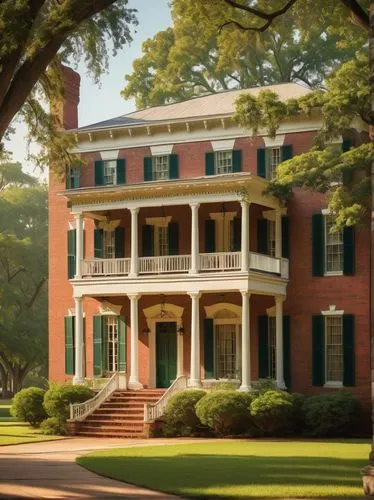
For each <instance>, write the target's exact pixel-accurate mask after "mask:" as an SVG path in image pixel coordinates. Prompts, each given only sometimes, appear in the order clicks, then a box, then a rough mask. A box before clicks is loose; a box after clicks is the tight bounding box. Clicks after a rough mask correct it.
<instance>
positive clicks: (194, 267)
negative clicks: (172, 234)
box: [190, 203, 200, 274]
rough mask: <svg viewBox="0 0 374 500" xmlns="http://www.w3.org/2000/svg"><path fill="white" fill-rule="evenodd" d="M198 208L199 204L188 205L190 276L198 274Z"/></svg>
mask: <svg viewBox="0 0 374 500" xmlns="http://www.w3.org/2000/svg"><path fill="white" fill-rule="evenodd" d="M199 206H200V203H190V207H191V269H190V273H191V274H196V273H198V272H199V267H200V266H199V264H200V263H199V257H200V255H199Z"/></svg>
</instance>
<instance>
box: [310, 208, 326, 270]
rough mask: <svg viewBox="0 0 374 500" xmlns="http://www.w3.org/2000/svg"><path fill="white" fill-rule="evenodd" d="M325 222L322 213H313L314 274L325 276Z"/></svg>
mask: <svg viewBox="0 0 374 500" xmlns="http://www.w3.org/2000/svg"><path fill="white" fill-rule="evenodd" d="M324 229H325V224H324V217H323V215H322V214H314V215H312V274H313V276H323V273H324V268H325V266H324V264H325V262H324V260H325V259H324V257H325V232H324Z"/></svg>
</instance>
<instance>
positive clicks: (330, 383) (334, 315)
mask: <svg viewBox="0 0 374 500" xmlns="http://www.w3.org/2000/svg"><path fill="white" fill-rule="evenodd" d="M343 312H344V311H330V313H326V312H325V313H324V314H323V316H324V318H323V330H324V343H325V345H324V348H325V359H324V363H325V383H324V387H337V388H339V387H343V376H344V364H343ZM337 319H338V320H339V322H340V338H341V342H340V353H339V356H340V358H341V380H329V379H328V356H329V353H328V343H327V342H328V327H329V325H328V322H329V320H337ZM331 345H332V344H331ZM335 345H338V344H335Z"/></svg>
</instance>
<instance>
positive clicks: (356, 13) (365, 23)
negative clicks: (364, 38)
mask: <svg viewBox="0 0 374 500" xmlns="http://www.w3.org/2000/svg"><path fill="white" fill-rule="evenodd" d="M340 1H341V2H342V4H344V5H345V6H346V7H347V9H348V10H350V11H351V14H352V17H353V18H354V20H355V21H356V22H357V23H358V24H359V25H360V26H361V28H363V29H365V30H367V31H369V27H370V21H369V14H368V13H367V12H365V11H364V9H363V8H362V7H361V5H360V4H359V3H358V2H356V0H340Z"/></svg>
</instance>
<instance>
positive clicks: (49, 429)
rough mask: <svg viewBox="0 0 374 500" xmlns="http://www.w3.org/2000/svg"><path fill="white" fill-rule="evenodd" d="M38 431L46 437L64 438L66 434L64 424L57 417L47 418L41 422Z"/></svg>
mask: <svg viewBox="0 0 374 500" xmlns="http://www.w3.org/2000/svg"><path fill="white" fill-rule="evenodd" d="M40 430H41V431H42V433H43V434H47V435H48V436H56V435H59V436H65V435H66V434H67V428H66V422H64V421H63V420H60V419H58V418H57V417H49V418H47V419H45V420H43V422H42V423H41V425H40Z"/></svg>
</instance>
